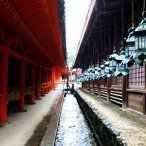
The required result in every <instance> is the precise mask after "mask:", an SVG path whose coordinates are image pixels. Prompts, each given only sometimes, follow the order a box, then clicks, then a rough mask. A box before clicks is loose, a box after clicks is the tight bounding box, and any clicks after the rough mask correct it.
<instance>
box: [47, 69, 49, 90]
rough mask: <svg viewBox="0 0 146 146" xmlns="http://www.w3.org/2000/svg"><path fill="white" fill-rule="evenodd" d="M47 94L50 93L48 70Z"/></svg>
mask: <svg viewBox="0 0 146 146" xmlns="http://www.w3.org/2000/svg"><path fill="white" fill-rule="evenodd" d="M47 92H49V71H48V70H47Z"/></svg>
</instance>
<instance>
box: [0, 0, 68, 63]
mask: <svg viewBox="0 0 146 146" xmlns="http://www.w3.org/2000/svg"><path fill="white" fill-rule="evenodd" d="M0 19H1V23H2V24H3V25H4V26H5V27H6V28H8V29H9V30H11V31H14V32H16V33H18V34H19V35H20V36H21V38H23V39H24V42H25V43H28V44H29V45H31V46H32V47H33V48H35V51H38V53H40V55H42V56H43V57H44V59H46V60H48V62H49V64H51V65H52V66H53V65H56V66H65V64H66V63H65V48H64V47H63V46H64V45H63V42H62V35H61V27H60V22H59V15H58V4H57V0H53V1H50V0H1V1H0Z"/></svg>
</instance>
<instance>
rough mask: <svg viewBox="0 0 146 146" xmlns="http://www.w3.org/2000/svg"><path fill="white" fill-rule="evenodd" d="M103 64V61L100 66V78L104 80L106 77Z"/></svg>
mask: <svg viewBox="0 0 146 146" xmlns="http://www.w3.org/2000/svg"><path fill="white" fill-rule="evenodd" d="M104 64H105V61H103V63H102V65H100V77H101V78H105V77H106V76H105V70H104V68H105V66H104Z"/></svg>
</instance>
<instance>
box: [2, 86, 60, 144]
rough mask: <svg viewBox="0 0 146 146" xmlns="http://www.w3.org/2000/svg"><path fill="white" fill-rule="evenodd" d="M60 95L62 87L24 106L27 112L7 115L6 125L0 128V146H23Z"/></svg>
mask: <svg viewBox="0 0 146 146" xmlns="http://www.w3.org/2000/svg"><path fill="white" fill-rule="evenodd" d="M61 93H62V85H60V86H59V87H56V89H55V90H52V91H50V92H49V93H48V94H46V95H45V96H43V97H42V100H36V101H35V102H36V104H34V105H26V106H25V108H26V109H27V112H23V113H21V112H20V113H19V112H18V113H16V112H15V113H11V114H9V116H8V124H7V125H6V126H5V127H2V128H0V146H24V145H25V144H26V143H27V141H28V140H29V138H30V137H31V136H32V135H33V132H34V130H35V129H36V127H37V125H38V124H39V123H40V122H41V121H42V119H43V118H44V117H45V116H46V115H48V114H49V112H51V109H52V108H53V106H54V105H55V103H56V102H57V99H58V97H60V95H61Z"/></svg>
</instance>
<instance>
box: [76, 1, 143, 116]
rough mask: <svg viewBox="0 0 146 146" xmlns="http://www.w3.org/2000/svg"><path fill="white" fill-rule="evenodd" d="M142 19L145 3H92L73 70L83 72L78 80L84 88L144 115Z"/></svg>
mask: <svg viewBox="0 0 146 146" xmlns="http://www.w3.org/2000/svg"><path fill="white" fill-rule="evenodd" d="M142 14H143V15H142ZM145 16H146V15H145V0H141V1H139V0H110V1H109V0H93V1H92V3H91V5H90V9H89V12H88V15H87V18H86V22H85V25H84V28H83V31H82V35H81V38H80V42H79V45H78V52H77V55H76V59H75V62H74V68H81V69H82V71H83V74H82V75H81V76H80V77H78V81H80V82H82V87H83V88H85V89H87V90H89V91H91V92H92V93H94V94H96V95H97V96H99V97H101V98H104V99H105V100H108V101H110V102H113V103H114V104H117V105H119V106H122V107H123V108H130V109H132V110H135V111H138V112H140V113H143V114H146V63H145V58H146V56H145V53H146V46H145V44H146V39H145V36H146V29H145V27H146V25H145V18H146V17H145ZM132 38H133V39H134V40H133V41H132V40H130V39H132ZM130 43H131V44H130ZM113 51H114V52H113ZM126 53H127V54H128V55H127V54H126ZM112 61H115V62H114V63H115V64H112Z"/></svg>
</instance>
